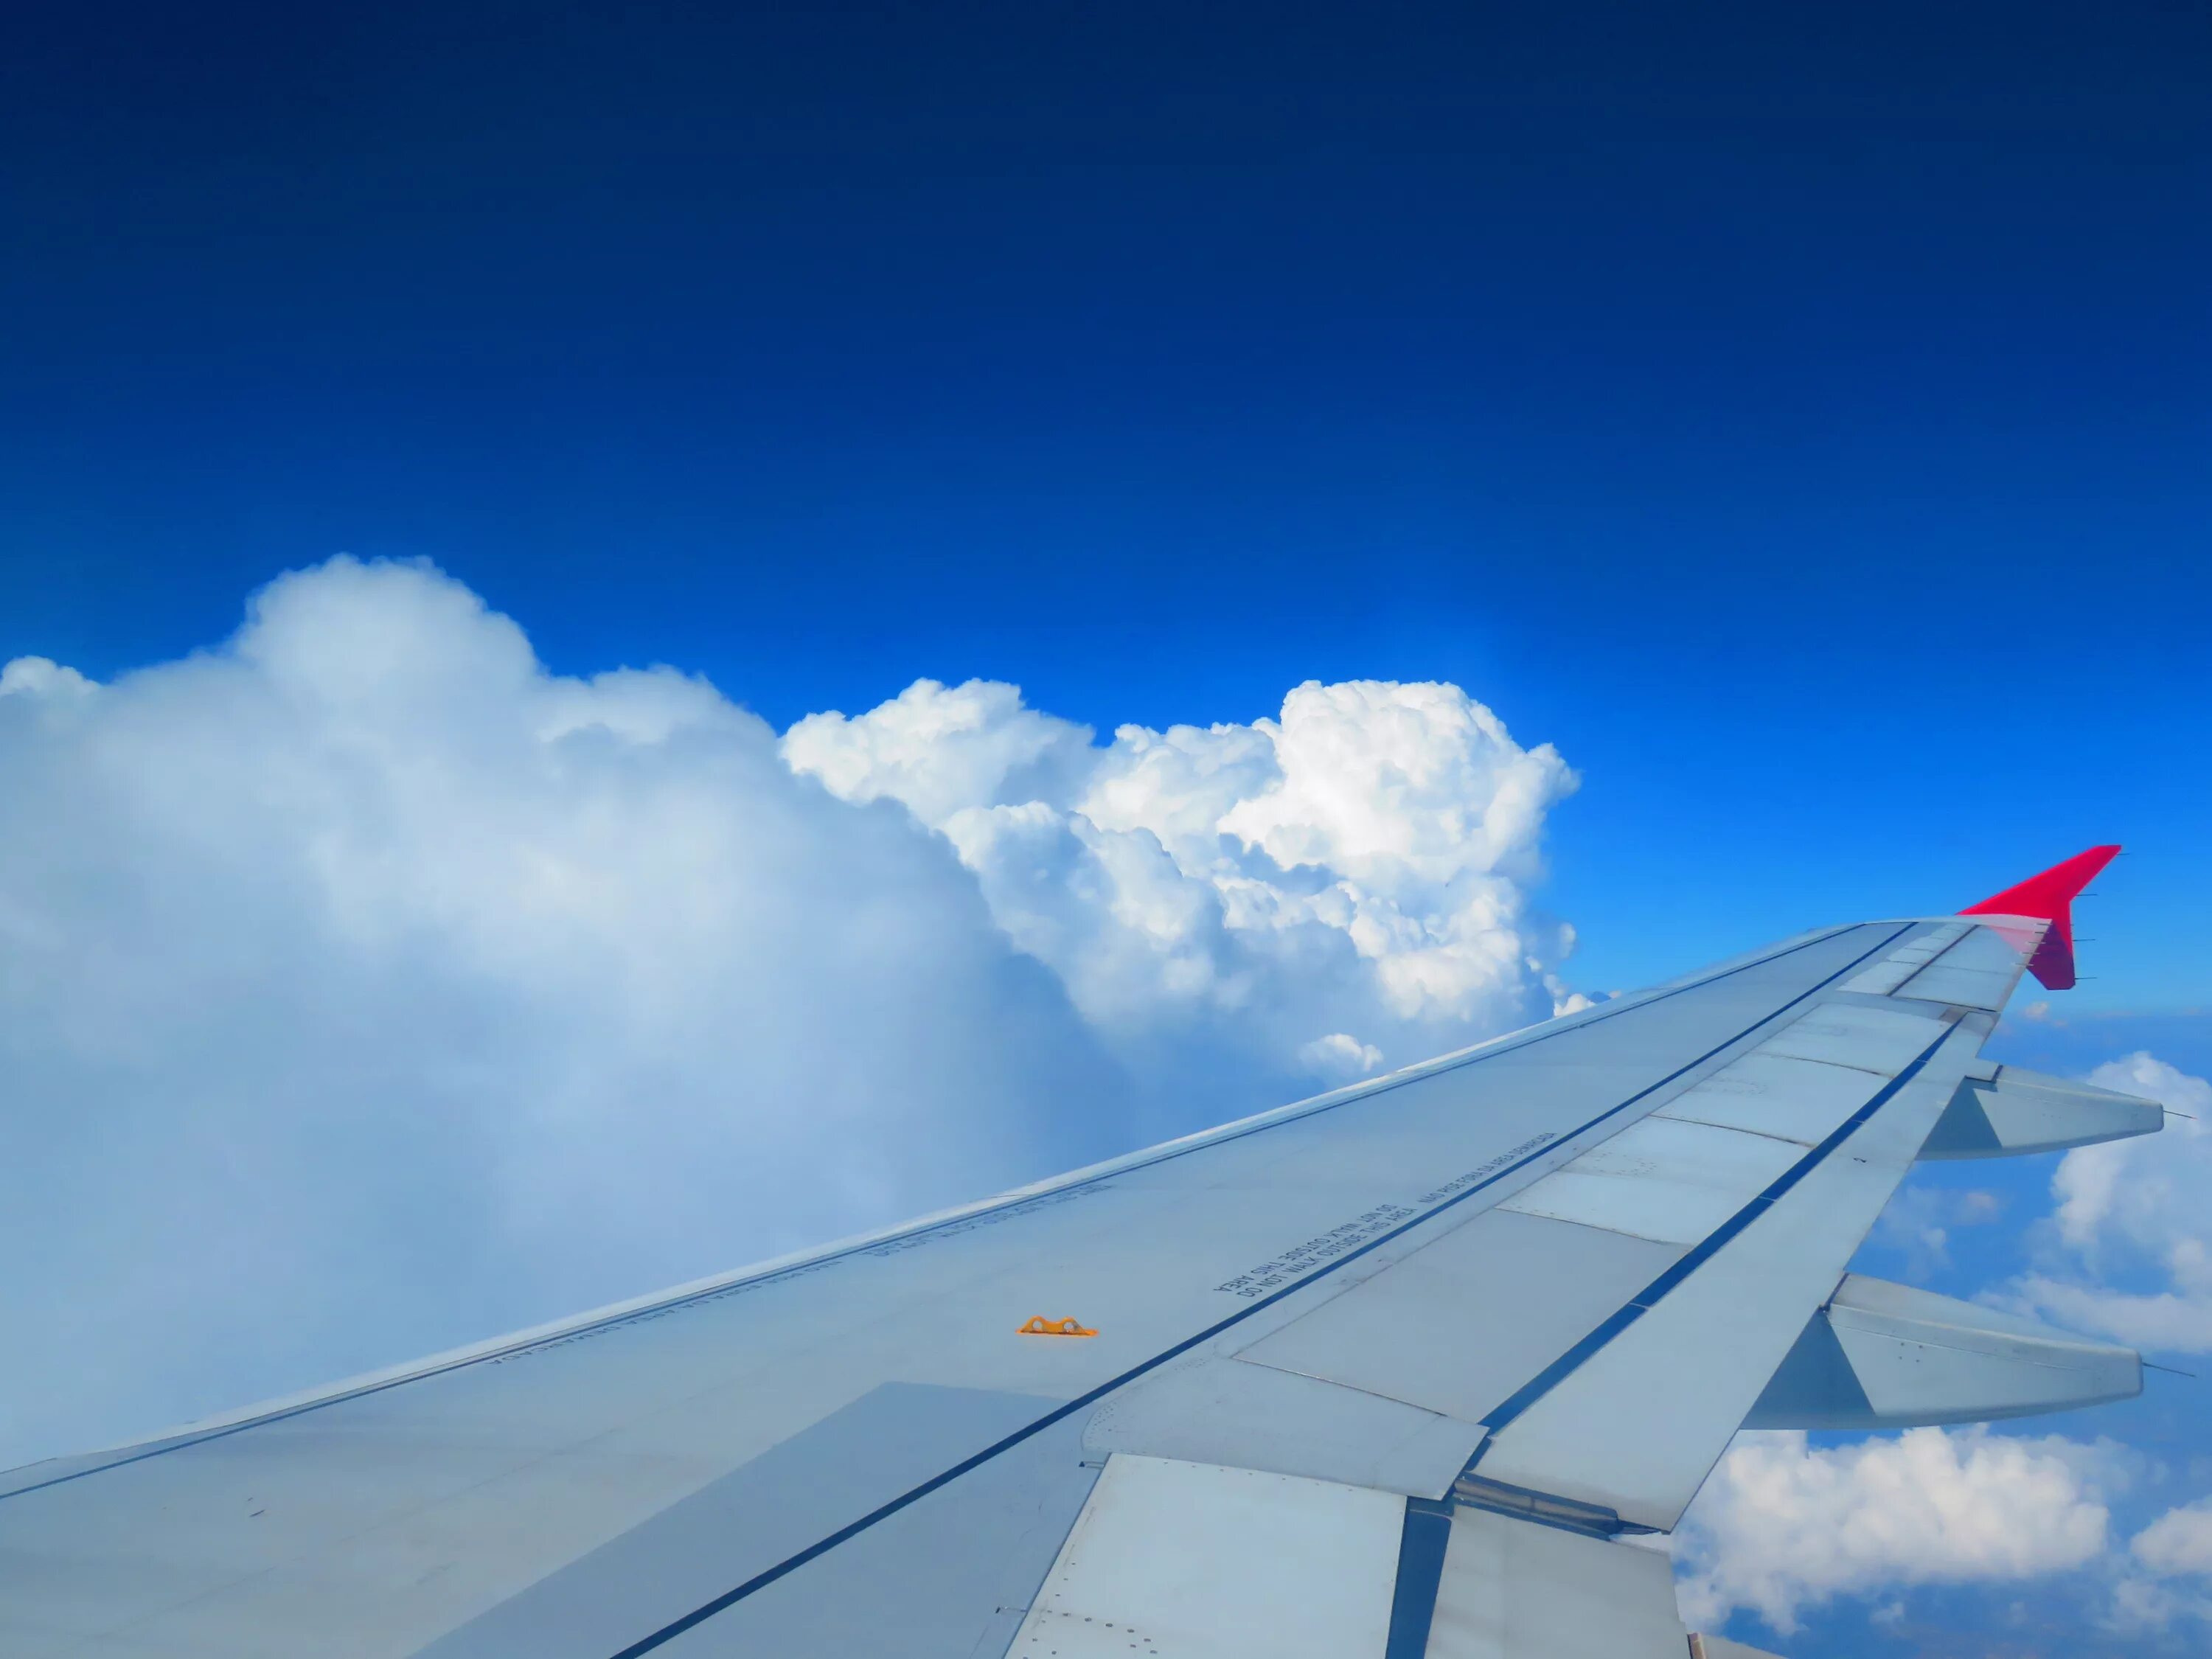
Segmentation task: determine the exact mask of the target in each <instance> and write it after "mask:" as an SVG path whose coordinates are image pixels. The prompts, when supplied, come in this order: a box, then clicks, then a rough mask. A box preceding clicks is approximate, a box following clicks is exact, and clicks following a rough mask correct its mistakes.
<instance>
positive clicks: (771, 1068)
mask: <svg viewBox="0 0 2212 1659" xmlns="http://www.w3.org/2000/svg"><path fill="white" fill-rule="evenodd" d="M1571 786H1572V776H1571V773H1569V772H1568V770H1567V769H1566V768H1565V765H1564V764H1563V763H1561V762H1560V761H1559V757H1557V756H1556V755H1555V754H1553V752H1552V751H1551V750H1549V749H1541V748H1540V749H1536V750H1522V749H1521V748H1520V747H1519V746H1518V745H1516V744H1514V742H1513V741H1512V739H1511V738H1510V736H1508V734H1507V733H1506V732H1505V730H1504V727H1503V726H1500V725H1499V724H1498V721H1497V720H1496V718H1495V717H1494V716H1493V715H1492V714H1491V713H1490V712H1489V711H1488V710H1487V709H1486V708H1482V707H1481V705H1480V704H1479V703H1476V702H1473V701H1471V700H1470V699H1468V697H1466V696H1464V695H1463V694H1462V693H1461V692H1460V691H1458V690H1456V689H1455V688H1452V687H1449V686H1393V685H1381V684H1355V685H1348V686H1321V685H1308V686H1304V687H1300V688H1298V689H1297V690H1295V691H1293V692H1292V693H1291V696H1290V697H1289V698H1288V699H1286V701H1285V705H1284V708H1283V709H1282V711H1281V714H1280V717H1279V719H1273V720H1256V721H1255V722H1254V723H1252V724H1251V725H1249V726H1212V727H1208V728H1205V729H1202V730H1201V729H1199V728H1195V727H1182V726H1178V727H1175V728H1172V729H1170V731H1168V732H1164V733H1161V732H1148V731H1146V730H1143V729H1142V728H1138V727H1124V728H1122V729H1121V731H1120V732H1117V733H1116V734H1115V737H1114V738H1113V739H1112V740H1111V741H1110V742H1109V743H1107V744H1103V745H1100V744H1095V743H1094V742H1093V741H1092V738H1091V732H1089V731H1088V730H1087V729H1085V728H1084V727H1082V726H1075V725H1073V724H1071V723H1070V722H1067V721H1065V720H1058V719H1055V718H1054V717H1053V716H1051V715H1049V714H1043V713H1042V712H1039V711H1036V710H1033V709H1029V708H1024V706H1023V704H1022V702H1021V699H1020V696H1019V694H1018V692H1017V691H1016V690H1014V689H1013V688H1012V687H1010V686H1001V685H994V684H987V683H976V684H969V685H966V686H962V687H958V688H951V689H948V688H946V687H944V686H940V685H937V684H933V683H930V682H923V683H921V684H917V685H915V687H913V688H912V689H910V690H908V692H907V693H905V694H904V695H903V696H901V697H899V698H897V699H896V700H895V701H894V702H890V703H888V704H885V705H884V706H883V707H882V708H877V709H875V710H873V711H872V712H870V713H868V714H863V715H860V716H858V717H856V718H852V719H847V718H845V717H843V716H841V715H836V714H825V715H822V716H818V717H816V718H814V719H811V720H805V721H801V722H800V723H799V726H797V727H795V728H793V731H792V732H790V733H789V734H787V736H783V737H779V734H777V733H776V732H775V731H773V730H772V729H771V728H770V727H769V726H767V725H765V724H764V723H763V722H762V721H761V720H758V719H757V718H756V717H755V716H753V715H752V714H750V713H748V712H746V711H745V710H744V708H741V707H739V706H738V705H737V704H735V703H733V702H731V701H730V700H729V699H728V698H726V696H723V695H722V694H721V693H720V691H718V690H716V689H715V688H714V687H713V686H712V685H710V684H707V683H706V682H705V681H703V680H702V679H699V678H694V677H690V676H687V675H685V674H682V673H679V672H677V671H673V670H671V669H666V668H654V669H651V670H647V671H630V670H620V671H613V672H609V673H605V674H599V675H597V676H594V677H592V678H568V677H564V676H560V675H556V674H552V673H550V672H548V671H546V669H545V668H544V666H543V665H541V664H540V663H539V662H538V660H537V659H536V658H535V656H534V654H533V653H532V649H531V647H530V645H529V642H528V641H527V639H526V636H525V635H524V634H523V632H522V630H521V629H520V628H519V627H518V626H517V625H516V624H515V623H513V622H512V621H510V620H509V619H507V618H506V617H501V616H500V615H498V614H496V613H495V612H493V611H489V610H487V609H486V607H485V606H484V605H483V604H482V603H481V601H479V600H478V599H477V597H476V596H475V595H474V594H472V593H471V592H469V591H468V590H467V589H466V588H465V587H463V586H461V585H459V583H456V582H454V581H453V580H449V579H447V578H446V577H444V576H442V575H441V574H438V573H437V572H436V571H435V570H433V569H431V568H428V567H425V566H398V565H388V564H377V565H364V564H360V563H356V562H351V561H348V560H338V561H335V562H331V563H329V564H326V565H324V566H321V567H319V568H315V569H313V570H310V571H307V572H304V573H301V574H295V575H292V576H288V577H286V578H283V579H282V580H279V581H277V582H276V583H274V584H272V585H271V586H270V587H269V588H267V589H266V590H264V592H261V593H260V594H259V595H258V596H257V597H256V598H255V599H254V600H253V602H252V606H251V608H250V611H249V614H248V616H247V618H246V623H245V625H244V626H243V627H242V628H241V629H240V631H239V632H238V633H237V635H235V636H234V637H233V638H232V639H230V640H229V641H227V642H225V643H223V644H222V646H221V647H218V648H216V649H213V650H210V651H208V652H205V653H198V654H195V655H193V656H191V657H189V658H186V659H183V660H180V661H176V662H171V663H165V664H161V665H155V666H152V667H149V668H147V669H144V670H142V671H137V672H133V673H129V674H125V675H123V676H121V677H119V678H117V679H115V680H114V681H113V682H112V683H110V684H94V683H93V682H91V681H90V680H88V679H87V678H84V677H83V676H82V675H80V674H78V673H76V672H75V671H72V670H70V669H69V668H67V667H64V666H61V665H56V664H54V663H51V662H48V661H46V660H44V659H36V658H29V659H20V660H18V661H16V662H14V663H11V664H9V665H7V666H6V668H5V670H4V671H0V1067H4V1070H5V1074H6V1075H7V1076H8V1078H9V1091H8V1101H7V1103H6V1106H5V1108H4V1111H0V1250H4V1251H5V1253H6V1256H7V1259H8V1260H9V1261H11V1262H14V1263H15V1264H17V1270H16V1271H15V1272H14V1273H11V1274H9V1276H8V1278H7V1279H5V1280H4V1281H0V1282H4V1285H5V1290H4V1291H0V1312H4V1314H5V1316H7V1319H8V1321H9V1328H10V1329H11V1330H12V1331H14V1332H15V1333H17V1334H18V1337H19V1339H20V1340H19V1343H18V1345H17V1346H16V1348H15V1358H14V1362H13V1363H12V1364H11V1365H10V1368H9V1393H8V1396H7V1398H6V1400H5V1401H0V1463H5V1462H13V1461H16V1460H18V1459H20V1458H21V1457H23V1456H27V1455H33V1454H34V1453H40V1452H46V1451H52V1450H56V1449H66V1448H68V1447H70V1446H71V1445H73V1444H81V1443H88V1442H91V1441H95V1440H98V1439H100V1438H103V1437H112V1436H115V1435H119V1434H124V1433H128V1432H137V1431H146V1430H150V1429H153V1428H156V1427H159V1426H161V1425H163V1424H164V1423H166V1422H167V1421H171V1420H175V1419H181V1418H184V1417H186V1416H190V1415H193V1414H197V1413H202V1412H205V1411H209V1410H213V1409H217V1408H221V1407H228V1406H232V1405H235V1404H238V1403H241V1402H242V1401H245V1400H246V1399H249V1398H252V1397H254V1396H257V1395H264V1394H267V1393H271V1392H275V1391H277V1390H279V1389H288V1388H291V1387H295V1386H302V1385H307V1384H312V1383H315V1382H319V1381H322V1380H325V1379H326V1378H328V1377H330V1376H333V1375H338V1374H343V1373H345V1372H347V1371H349V1370H356V1369H361V1368H364V1367H367V1366H369V1365H372V1364H380V1363H384V1362H387V1361H391V1360H394V1359H398V1358H406V1357H407V1356H408V1355H410V1353H416V1352H426V1351H428V1350H430V1349H433V1348H435V1347H438V1346H444V1345H446V1344H448V1343H451V1342H454V1341H459V1340H466V1339H469V1338H472V1337H475V1336H478V1335H483V1334H489V1333H490V1332H493V1331H496V1330H499V1329H503V1328H512V1327H513V1326H516V1325H519V1324H522V1323H525V1322H530V1321H532V1320H535V1319H538V1318H543V1317H547V1316H556V1315H559V1314H561V1313H564V1312H568V1311H571V1310H574V1309H576V1308H578V1307H580V1306H584V1305H589V1304H592V1303H594V1302H598V1301H601V1300H605V1299H608V1298H611V1297H616V1296H619V1295H625V1294H630V1293H634V1292H636V1291H643V1290H648V1289H651V1288H653V1287H654V1286H655V1285H660V1284H665V1283H668V1282H671V1281H673V1280H677V1279H683V1278H686V1277H690V1276H692V1275H695V1274H697V1273H704V1272H709V1271H713V1270H714V1269H717V1268H720V1267H728V1266H732V1265H735V1264H737V1263H738V1262H741V1261H746V1260H749V1259H752V1258H756V1257H757V1256H760V1255H766V1254H769V1253H772V1252H774V1251H776V1250H779V1249H787V1248H793V1247H796V1246H799V1245H801V1244H804V1243H810V1242H813V1241H816V1240H819V1239H823V1238H826V1237H833V1236H835V1235H836V1234H839V1233H841V1232H844V1231H852V1230H854V1229H856V1228H859V1227H862V1226H866V1225H876V1224H878V1223H882V1222H884V1221H888V1220H893V1219H896V1218H899V1217H900V1216H902V1215H904V1214H908V1213H912V1212H915V1211H918V1210H921V1209H923V1208H927V1207H929V1206H933V1205H936V1204H939V1203H944V1202H951V1201H956V1200H960V1199H963V1198H968V1197H973V1196H978V1195H981V1194H983V1193H986V1192H988V1191H990V1190H993V1189H994V1188H1001V1187H1004V1186H1006V1185H1010V1184H1013V1183H1015V1182H1019V1181H1022V1180H1025V1179H1029V1178H1033V1177H1035V1176H1040V1175H1043V1174H1048V1173H1050V1172H1052V1171H1053V1170H1056V1169H1060V1168H1065V1167H1068V1166H1070V1165H1073V1164H1078V1163H1080V1162H1083V1161H1085V1160H1087V1159H1089V1158H1095V1157H1098V1156H1103V1155H1105V1154H1107V1153H1109V1152H1113V1151H1116V1150H1120V1149H1121V1148H1123V1147H1126V1146H1130V1145H1133V1144H1140V1143H1141V1142H1142V1141H1143V1140H1145V1139H1152V1138H1156V1137H1158V1135H1160V1134H1163V1133H1170V1132H1174V1131H1179V1130H1182V1129H1186V1128H1189V1127H1197V1126H1199V1125H1200V1124H1202V1123H1206V1122H1212V1121H1218V1120H1219V1119H1221V1118H1224V1117H1227V1116H1231V1115H1235V1114H1237V1112H1239V1111H1243V1110H1247V1109H1254V1108H1256V1107H1258V1106H1261V1105H1266V1104H1273V1103H1276V1102H1277V1101H1278V1100H1279V1099H1282V1098H1287V1097H1291V1096H1293V1095H1296V1094H1298V1093H1303V1092H1306V1091H1310V1090H1311V1089H1313V1088H1315V1087H1317V1086H1322V1085H1325V1084H1327V1083H1330V1082H1334V1081H1335V1080H1337V1079H1339V1078H1340V1077H1343V1076H1346V1075H1357V1074H1359V1073H1362V1072H1364V1071H1367V1070H1371V1069H1374V1068H1376V1067H1378V1066H1383V1065H1385V1064H1389V1063H1402V1062H1405V1061H1407V1060H1415V1059H1419V1058H1424V1057H1425V1055H1426V1054H1428V1053H1430V1052H1433V1051H1434V1050H1436V1049H1439V1048H1445V1047H1449V1046H1453V1045H1455V1044H1458V1043H1463V1042H1470V1041H1473V1040H1474V1039H1475V1038H1477V1037H1479V1036H1483V1035H1486V1033H1487V1032H1488V1031H1489V1030H1493V1029H1497V1028H1498V1027H1499V1026H1501V1025H1504V1024H1516V1023H1519V1022H1520V1021H1521V1020H1522V1019H1525V1018H1529V1017H1532V1016H1533V1015H1535V1014H1539V1013H1542V1012H1548V1011H1549V1006H1550V1003H1551V1001H1552V1000H1553V992H1552V990H1551V989H1549V988H1547V979H1546V976H1547V975H1548V974H1549V973H1550V971H1551V969H1552V964H1553V963H1555V962H1556V961H1557V959H1558V957H1559V953H1560V952H1561V951H1563V950H1564V949H1565V936H1564V931H1563V930H1562V929H1560V928H1558V927H1553V926H1549V925H1547V924H1544V923H1542V922H1541V921H1537V920H1536V919H1534V917H1533V916H1532V915H1531V913H1530V911H1529V908H1528V899H1527V896H1526V887H1527V884H1528V881H1529V880H1530V879H1531V878H1533V876H1534V872H1535V868H1536V843H1537V839H1538V836H1539V834H1540V832H1541V827H1542V822H1543V817H1544V814H1545V811H1547V808H1548V806H1549V805H1550V804H1551V803H1552V802H1553V801H1554V800H1556V799H1558V798H1559V796H1560V795H1561V794H1562V793H1565V791H1566V790H1567V789H1568V788H1570V787H1571Z"/></svg>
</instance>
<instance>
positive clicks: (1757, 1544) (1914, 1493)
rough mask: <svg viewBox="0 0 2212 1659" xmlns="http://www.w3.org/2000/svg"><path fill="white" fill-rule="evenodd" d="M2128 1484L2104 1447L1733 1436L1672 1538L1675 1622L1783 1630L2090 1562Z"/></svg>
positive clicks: (1908, 1436) (1942, 1435) (1922, 1437)
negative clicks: (1846, 1598) (1919, 1594)
mask: <svg viewBox="0 0 2212 1659" xmlns="http://www.w3.org/2000/svg"><path fill="white" fill-rule="evenodd" d="M2124 1474H2125V1457H2124V1454H2123V1453H2122V1452H2121V1451H2120V1449H2118V1447H2115V1446H2113V1445H2112V1444H2111V1443H2109V1442H2100V1443H2096V1444H2093V1445H2084V1444H2082V1443H2079V1442H2076V1441H2071V1440H2067V1439H2064V1438H2062V1437H2058V1436H2056V1435H2053V1436H2049V1437H2044V1438H2040V1439H2028V1438H2026V1437H2017V1436H2007V1435H1996V1434H1991V1433H1990V1432H1989V1431H1986V1430H1983V1429H1979V1428H1971V1429H1955V1430H1945V1429H1909V1430H1907V1431H1905V1432H1904V1433H1903V1434H1901V1435H1898V1436H1896V1437H1881V1438H1876V1439H1868V1440H1863V1441H1860V1442H1857V1443H1853V1444H1849V1445H1843V1446H1838V1447H1833V1448H1826V1449H1820V1448H1814V1447H1812V1446H1810V1445H1808V1442H1807V1438H1806V1437H1805V1435H1804V1434H1803V1433H1802V1432H1799V1431H1778V1432H1753V1433H1747V1434H1741V1435H1739V1436H1737V1437H1736V1440H1735V1444H1734V1445H1733V1446H1731V1447H1730V1448H1729V1452H1728V1454H1727V1455H1725V1456H1724V1457H1723V1458H1722V1460H1721V1462H1720V1465H1719V1467H1718V1468H1716V1469H1715V1470H1714V1472H1713V1474H1712V1478H1711V1480H1708V1481H1707V1482H1706V1484H1705V1490H1704V1491H1703V1492H1700V1493H1699V1497H1698V1501H1697V1503H1696V1504H1694V1505H1693V1506H1692V1510H1691V1512H1690V1515H1689V1516H1688V1517H1687V1519H1686V1521H1685V1522H1684V1525H1683V1528H1682V1529H1681V1530H1680V1532H1679V1533H1678V1534H1676V1559H1677V1562H1678V1564H1679V1565H1680V1570H1681V1572H1682V1578H1681V1582H1680V1598H1681V1603H1682V1611H1683V1615H1684V1617H1685V1618H1686V1619H1687V1620H1690V1622H1691V1623H1692V1626H1704V1627H1705V1628H1708V1629H1711V1628H1717V1626H1719V1625H1720V1623H1721V1622H1722V1621H1723V1620H1724V1619H1725V1618H1726V1617H1727V1615H1728V1613H1729V1611H1730V1610H1732V1609H1734V1608H1736V1607H1747V1608H1749V1609H1751V1610H1752V1611H1753V1612H1755V1613H1758V1614H1759V1616H1760V1617H1761V1618H1763V1619H1764V1620H1766V1622H1767V1623H1768V1624H1769V1625H1771V1626H1773V1627H1774V1628H1775V1629H1777V1630H1779V1631H1783V1632H1790V1631H1793V1630H1795V1629H1796V1627H1797V1621H1798V1616H1799V1614H1800V1613H1802V1611H1804V1610H1805V1609H1807V1608H1808V1607H1817V1606H1819V1605H1820V1604H1822V1603H1824V1602H1826V1601H1830V1600H1832V1599H1833V1598H1834V1597H1836V1596H1838V1595H1864V1594H1868V1593H1870V1592H1874V1591H1878V1590H1883V1589H1889V1588H1892V1587H1894V1586H1899V1585H1910V1584H1939V1583H1976V1582H2013V1581H2018V1580H2021V1579H2026V1578H2029V1577H2035V1576H2038V1575H2040V1574H2044V1573H2050V1572H2055V1571H2065V1570H2068V1569H2070V1568H2075V1567H2081V1566H2085V1565H2089V1564H2091V1563H2093V1562H2095V1561H2096V1560H2097V1559H2099V1558H2100V1556H2102V1555H2103V1553H2105V1550H2106V1528H2107V1524H2108V1522H2109V1519H2110V1516H2109V1512H2108V1510H2107V1509H2106V1504H2105V1501H2104V1499H2105V1495H2106V1491H2107V1489H2108V1488H2111V1487H2112V1486H2118V1485H2119V1484H2122V1483H2123V1481H2124Z"/></svg>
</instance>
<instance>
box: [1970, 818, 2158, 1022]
mask: <svg viewBox="0 0 2212 1659" xmlns="http://www.w3.org/2000/svg"><path fill="white" fill-rule="evenodd" d="M2119 850H2120V849H2119V848H2117V847H2092V848H2090V849H2089V850H2088V851H2087V852H2086V853H2076V854H2075V855H2074V856H2073V857H2072V858H2070V859H2068V860H2066V861H2065V862H2064V863H2063V864H2054V865H2052V866H2051V867H2050V868H2049V869H2048V870H2045V872H2043V873H2042V874H2041V875H2039V876H2030V877H2029V878H2027V880H2026V881H2024V882H2022V883H2021V884H2020V885H2019V886H2017V887H2008V888H2006V889H2005V890H2004V891H2003V892H2002V893H1995V894H1992V895H1991V896H1989V897H1988V898H1985V899H1984V900H1983V901H1982V902H1980V903H1979V904H1970V905H1968V906H1967V907H1966V908H1965V909H1963V910H1961V911H1960V912H1959V914H1960V915H1962V916H2040V917H2041V918H2042V919H2043V920H2044V921H2047V922H2049V923H2050V924H2051V928H2050V931H2049V932H2047V933H2045V934H2044V936H2043V943H2042V944H2040V945H2037V946H2036V947H2035V954H2034V955H2033V957H2030V958H2029V959H2028V963H2027V971H2028V972H2029V973H2031V974H2033V975H2035V976H2036V978H2038V979H2039V980H2041V981H2043V983H2044V984H2045V986H2046V987H2049V988H2050V989H2051V990H2053V991H2064V990H2069V989H2071V988H2072V987H2073V984H2074V901H2075V898H2077V897H2078V896H2080V895H2081V890H2082V889H2083V888H2084V887H2087V885H2088V884H2090V883H2091V882H2093V881H2094V880H2095V879H2096V878H2097V872H2099V871H2100V870H2101V869H2103V868H2104V867H2105V866H2106V865H2108V864H2110V863H2111V862H2112V860H2113V859H2114V858H2116V857H2118V854H2119Z"/></svg>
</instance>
